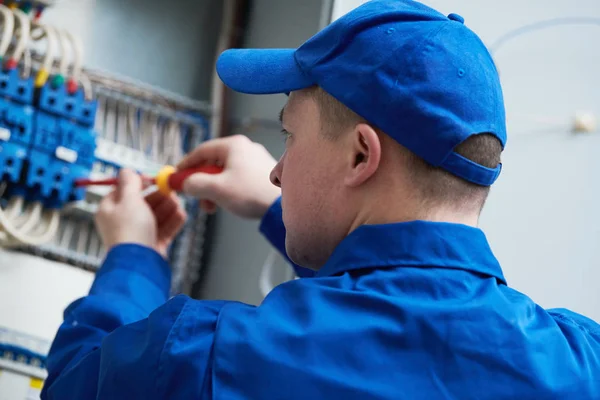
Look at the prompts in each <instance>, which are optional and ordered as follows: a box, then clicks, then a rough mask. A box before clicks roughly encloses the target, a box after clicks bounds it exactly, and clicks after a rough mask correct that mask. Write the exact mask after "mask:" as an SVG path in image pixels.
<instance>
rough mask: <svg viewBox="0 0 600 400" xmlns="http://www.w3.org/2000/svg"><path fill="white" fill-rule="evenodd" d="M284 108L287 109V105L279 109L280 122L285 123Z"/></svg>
mask: <svg viewBox="0 0 600 400" xmlns="http://www.w3.org/2000/svg"><path fill="white" fill-rule="evenodd" d="M283 110H285V107H283V108H282V109H281V111H279V122H280V123H282V124H283Z"/></svg>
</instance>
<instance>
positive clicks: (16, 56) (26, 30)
mask: <svg viewBox="0 0 600 400" xmlns="http://www.w3.org/2000/svg"><path fill="white" fill-rule="evenodd" d="M12 12H13V15H14V16H15V17H17V19H16V21H17V22H18V30H17V33H18V40H17V44H16V45H15V50H14V52H13V54H12V57H11V58H9V59H8V60H7V61H6V64H5V67H6V68H7V69H9V70H11V69H15V68H16V67H17V65H18V64H19V60H20V59H21V57H22V56H23V52H24V51H25V48H26V46H27V44H28V43H29V39H30V22H29V17H28V16H27V15H26V14H25V13H24V12H23V11H21V10H19V9H14V10H12Z"/></svg>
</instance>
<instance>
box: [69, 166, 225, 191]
mask: <svg viewBox="0 0 600 400" xmlns="http://www.w3.org/2000/svg"><path fill="white" fill-rule="evenodd" d="M221 172H223V167H218V166H216V165H204V166H201V167H196V168H187V169H182V170H179V171H178V170H177V169H176V168H175V167H173V166H171V165H166V166H164V167H163V168H161V170H160V171H158V174H157V175H156V177H154V178H150V177H142V179H143V181H144V184H148V185H156V186H157V187H158V191H159V192H161V193H162V194H164V195H169V194H170V193H171V192H172V191H175V192H181V191H182V190H183V182H184V181H185V180H186V179H187V178H189V177H190V176H191V175H194V174H219V173H221ZM118 182H119V179H118V178H109V179H97V180H94V179H77V180H76V181H75V187H85V186H111V185H116V184H117V183H118Z"/></svg>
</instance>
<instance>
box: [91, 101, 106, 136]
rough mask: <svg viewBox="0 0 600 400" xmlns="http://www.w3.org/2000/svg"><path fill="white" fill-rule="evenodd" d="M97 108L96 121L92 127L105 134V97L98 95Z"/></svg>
mask: <svg viewBox="0 0 600 400" xmlns="http://www.w3.org/2000/svg"><path fill="white" fill-rule="evenodd" d="M97 100H98V109H97V111H96V123H95V124H94V129H95V130H96V132H100V134H101V135H102V136H105V131H104V122H105V119H106V97H104V96H98V99H97Z"/></svg>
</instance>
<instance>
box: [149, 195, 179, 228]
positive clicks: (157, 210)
mask: <svg viewBox="0 0 600 400" xmlns="http://www.w3.org/2000/svg"><path fill="white" fill-rule="evenodd" d="M179 209H181V205H180V204H179V202H178V201H177V199H176V198H173V197H165V199H164V200H163V201H162V202H161V203H160V204H158V205H157V206H156V207H154V208H152V212H153V213H154V217H155V218H156V222H157V223H158V224H159V225H160V224H161V223H163V222H164V221H166V220H167V219H168V218H170V216H171V215H172V214H173V213H175V212H176V211H177V210H179Z"/></svg>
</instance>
